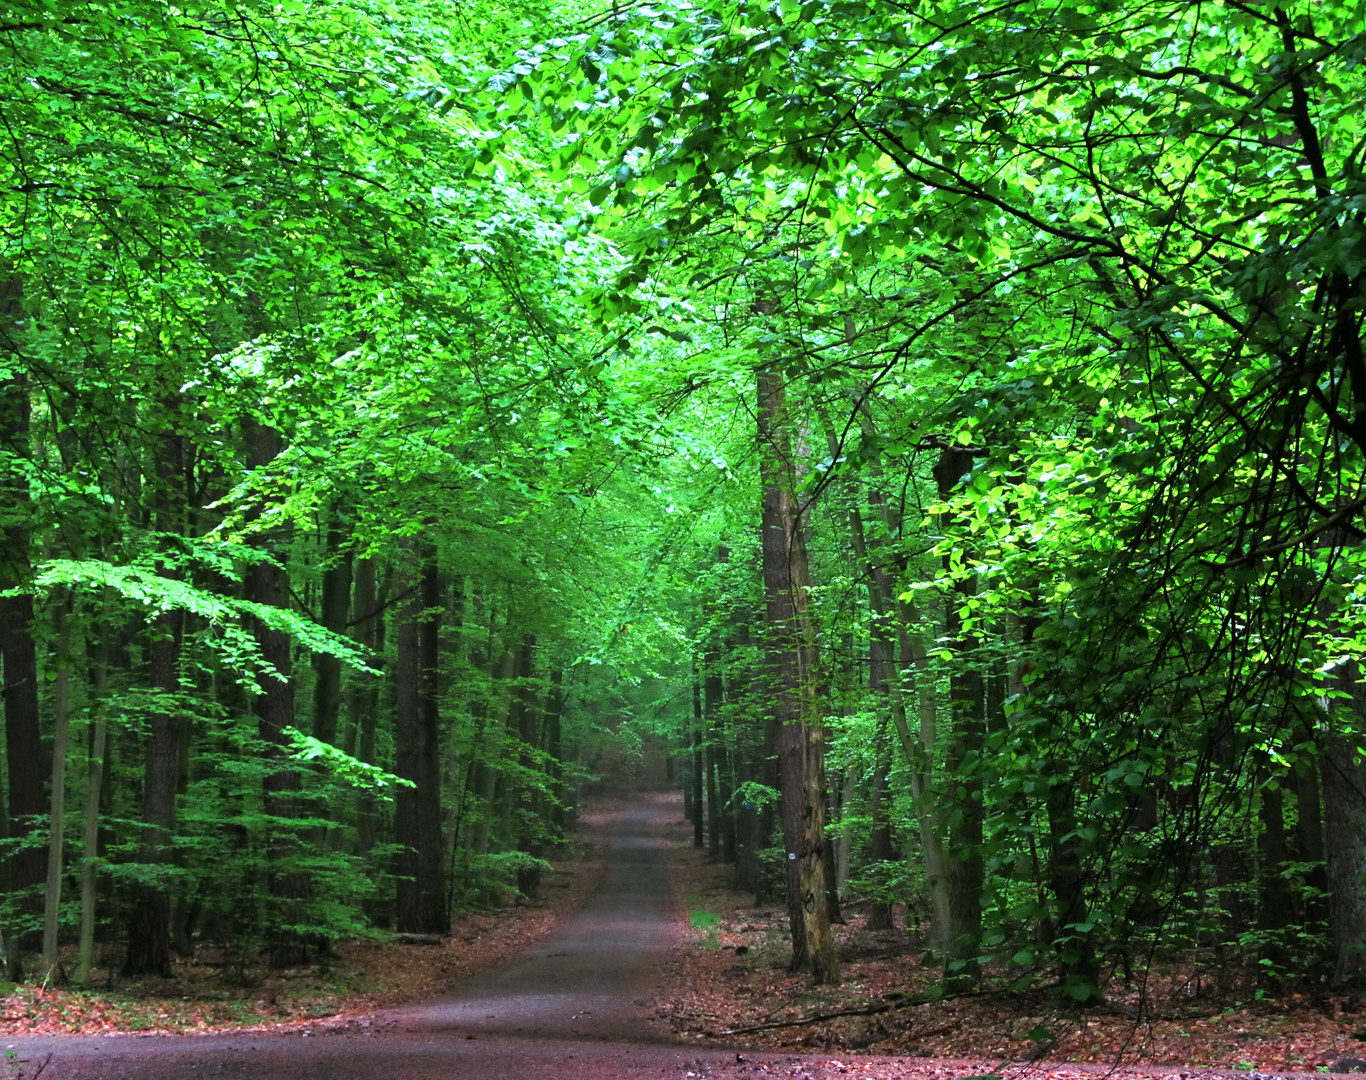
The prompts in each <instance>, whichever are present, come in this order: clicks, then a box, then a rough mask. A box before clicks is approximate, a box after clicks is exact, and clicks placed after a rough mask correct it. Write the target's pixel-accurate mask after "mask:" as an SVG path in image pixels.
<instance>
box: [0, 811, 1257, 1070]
mask: <svg viewBox="0 0 1366 1080" xmlns="http://www.w3.org/2000/svg"><path fill="white" fill-rule="evenodd" d="M677 814H678V808H677V804H676V803H673V802H671V801H662V800H660V799H659V798H658V797H655V798H649V797H646V798H644V799H642V801H641V802H640V803H638V804H636V805H633V806H630V807H628V808H626V809H623V810H621V811H619V812H617V813H615V814H614V815H612V816H611V818H610V819H609V821H608V824H607V829H606V839H607V852H606V867H605V869H604V872H603V879H602V882H601V884H600V886H599V888H598V890H597V892H595V893H594V894H593V896H592V897H591V898H590V899H589V901H588V902H587V903H586V904H585V906H584V907H583V908H582V909H581V910H580V911H579V912H578V913H577V914H576V915H575V916H573V917H572V918H570V919H568V920H567V921H566V922H565V924H564V925H563V926H562V927H561V929H560V930H559V931H558V932H557V933H556V934H555V935H554V936H553V937H551V938H549V939H546V940H544V941H542V942H541V943H540V944H538V945H536V946H535V947H533V948H532V949H530V950H528V951H527V952H526V953H525V954H524V955H523V957H522V958H521V959H520V960H518V961H517V962H516V963H514V964H512V965H511V966H509V967H507V968H504V969H502V970H500V971H498V972H495V973H493V974H490V975H485V976H481V977H479V978H476V979H472V980H470V981H468V982H466V983H464V984H463V985H462V986H461V987H460V988H459V989H458V990H457V991H456V992H453V993H451V994H449V995H446V996H443V997H439V998H435V999H433V1000H430V1001H426V1002H422V1003H420V1004H415V1005H409V1006H405V1007H402V1008H399V1009H393V1010H389V1011H387V1012H383V1013H380V1014H377V1015H376V1016H375V1017H374V1019H373V1020H372V1021H371V1022H369V1023H367V1024H363V1025H358V1026H354V1027H351V1028H343V1029H339V1030H332V1031H324V1032H309V1033H299V1032H293V1033H289V1034H262V1033H259V1032H245V1033H242V1034H237V1035H181V1036H133V1035H118V1036H55V1037H27V1038H26V1037H14V1036H11V1037H8V1038H5V1039H4V1040H3V1041H2V1042H0V1047H3V1048H4V1050H5V1053H6V1057H5V1058H3V1059H0V1080H18V1078H20V1077H22V1078H23V1080H33V1078H35V1077H41V1078H42V1080H197V1078H201V1077H202V1078H219V1077H222V1078H229V1077H244V1078H246V1077H250V1078H252V1080H436V1078H441V1080H450V1078H456V1077H458V1078H460V1080H647V1078H648V1080H653V1078H669V1080H693V1078H698V1080H700V1078H704V1077H710V1078H713V1080H759V1078H760V1077H774V1078H778V1077H782V1078H792V1080H954V1078H962V1077H968V1076H973V1075H974V1074H976V1075H981V1074H984V1073H991V1072H994V1071H996V1070H995V1069H994V1068H993V1065H992V1063H991V1062H988V1061H984V1060H978V1061H942V1060H941V1061H928V1060H923V1059H922V1060H916V1059H907V1058H885V1057H884V1058H851V1057H832V1056H829V1055H821V1056H814V1055H813V1056H808V1055H802V1056H797V1055H793V1054H785V1053H773V1052H750V1051H737V1050H736V1049H734V1048H730V1049H724V1050H723V1049H715V1048H712V1049H702V1048H699V1047H696V1046H689V1045H685V1044H681V1043H667V1042H661V1041H660V1040H659V1036H658V1035H657V1034H654V1033H652V1032H651V1030H650V1029H649V1028H648V1027H647V1025H646V1022H645V1008H644V1007H643V1006H644V1002H645V1000H646V998H647V997H648V996H649V995H650V991H651V988H652V986H653V985H654V984H655V983H656V981H657V980H658V977H659V965H660V964H661V963H662V961H663V959H664V957H665V956H666V954H667V951H668V948H669V945H670V941H671V932H670V919H671V916H672V907H673V904H672V893H671V890H670V884H669V875H668V860H667V855H666V849H665V845H664V841H663V839H662V837H661V831H662V826H663V823H664V822H665V821H666V820H668V819H669V818H670V817H671V816H672V817H676V816H677ZM1173 1071H1174V1070H1163V1069H1154V1070H1127V1069H1126V1070H1124V1071H1123V1074H1122V1075H1123V1076H1125V1077H1128V1078H1133V1077H1138V1076H1164V1075H1165V1076H1170V1075H1171V1074H1172V1072H1173ZM1104 1072H1105V1070H1104V1069H1103V1068H1097V1067H1094V1066H1093V1067H1089V1068H1088V1067H1086V1066H1075V1065H1069V1066H1045V1065H1035V1066H1032V1067H1031V1068H1030V1069H1028V1070H1023V1071H1022V1070H1010V1071H1008V1072H1007V1073H1006V1076H1007V1077H1009V1078H1011V1080H1015V1078H1017V1077H1018V1078H1020V1080H1031V1078H1034V1077H1037V1078H1039V1080H1043V1078H1045V1077H1047V1078H1050V1080H1069V1078H1076V1080H1098V1077H1100V1076H1102V1075H1104ZM1200 1074H1201V1075H1203V1076H1210V1075H1212V1070H1211V1071H1206V1070H1200ZM1188 1075H1189V1073H1188ZM1240 1075H1242V1076H1244V1077H1249V1076H1250V1077H1254V1078H1256V1077H1258V1076H1259V1075H1260V1074H1257V1073H1246V1072H1244V1073H1242V1074H1240Z"/></svg>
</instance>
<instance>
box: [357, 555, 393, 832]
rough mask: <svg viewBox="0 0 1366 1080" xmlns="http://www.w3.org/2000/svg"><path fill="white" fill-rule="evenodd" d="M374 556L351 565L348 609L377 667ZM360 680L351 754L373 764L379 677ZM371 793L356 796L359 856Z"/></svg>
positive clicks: (379, 632)
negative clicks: (354, 742)
mask: <svg viewBox="0 0 1366 1080" xmlns="http://www.w3.org/2000/svg"><path fill="white" fill-rule="evenodd" d="M376 576H377V575H376V566H375V560H374V559H360V560H358V561H357V563H356V566H355V575H354V581H353V582H352V592H353V596H352V600H351V610H352V612H353V615H352V618H353V619H355V620H356V625H355V630H354V632H353V633H354V637H355V639H356V643H357V644H358V645H360V646H361V648H363V649H364V650H365V656H366V662H367V663H368V664H369V666H370V667H372V668H375V669H377V670H378V669H379V668H381V667H382V666H383V662H384V660H383V658H384V611H383V609H384V603H385V600H386V599H387V594H388V587H387V585H386V586H385V587H384V588H382V589H380V588H377V586H376ZM363 678H364V681H363V682H360V683H358V684H353V686H352V689H351V708H350V712H351V719H350V727H351V729H352V730H353V731H354V732H355V740H356V746H355V751H354V752H355V755H356V757H357V758H359V759H360V760H361V761H364V762H365V763H366V764H369V765H373V764H375V729H376V726H377V724H378V718H379V689H380V683H381V679H380V678H379V677H378V676H375V675H367V676H364V677H363ZM376 813H377V811H376V807H375V796H374V795H373V794H372V793H371V792H370V791H369V790H368V789H367V790H365V791H362V792H360V794H359V795H358V797H357V799H356V846H357V848H358V849H359V851H360V853H361V854H362V855H364V854H366V853H367V852H369V851H370V849H371V848H372V847H374V846H375V819H376Z"/></svg>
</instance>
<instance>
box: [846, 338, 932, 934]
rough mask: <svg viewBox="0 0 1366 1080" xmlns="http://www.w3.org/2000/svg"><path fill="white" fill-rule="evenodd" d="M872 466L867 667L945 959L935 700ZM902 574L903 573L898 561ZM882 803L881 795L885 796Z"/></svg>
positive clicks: (895, 531) (856, 526)
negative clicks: (901, 778)
mask: <svg viewBox="0 0 1366 1080" xmlns="http://www.w3.org/2000/svg"><path fill="white" fill-rule="evenodd" d="M845 329H846V333H848V332H851V331H852V320H846V326H845ZM857 419H858V423H859V427H860V429H861V430H862V431H863V433H864V434H865V435H866V436H872V435H875V434H876V431H875V428H874V425H873V421H872V418H871V417H870V416H869V415H868V412H867V409H866V408H862V407H860V409H859V411H858V417H857ZM871 468H872V479H873V483H872V485H871V486H870V489H869V491H868V506H869V510H870V511H871V513H872V516H873V517H874V518H877V519H880V524H881V526H882V528H881V530H880V531H879V532H877V533H875V534H874V539H873V540H872V542H869V541H868V540H867V539H866V538H865V533H864V527H863V515H862V512H861V511H860V510H859V509H857V508H855V509H854V510H853V511H852V512H851V513H850V526H851V534H852V538H853V546H854V551H855V554H856V555H857V556H858V558H859V561H860V562H861V563H862V564H863V565H864V567H865V573H866V576H867V583H868V598H869V607H870V608H871V609H872V612H873V627H872V630H871V632H870V635H869V636H870V638H871V639H875V640H876V641H877V645H876V647H874V645H873V644H872V642H870V645H869V664H870V666H871V668H872V669H873V670H876V669H877V667H878V665H879V664H881V665H882V666H883V669H884V686H885V691H884V692H885V693H886V694H887V703H888V707H889V715H890V716H891V719H892V724H893V727H894V728H895V731H896V736H897V740H898V741H899V742H900V744H901V748H902V752H903V754H904V755H905V758H906V767H907V769H908V772H909V778H910V786H911V795H912V797H913V798H914V800H915V803H914V805H915V811H916V823H917V826H918V831H919V834H920V850H921V855H922V859H923V862H924V870H925V889H926V892H927V893H928V894H929V900H930V935H929V942H928V944H929V948H930V951H932V952H934V953H936V954H937V955H939V956H941V957H944V956H947V955H948V943H949V939H950V934H951V915H950V910H951V904H950V901H949V874H948V862H947V856H946V853H945V848H944V838H945V837H944V834H945V831H946V830H945V827H944V822H945V820H946V819H947V817H948V814H947V813H946V812H945V807H944V805H943V801H942V800H940V799H939V798H938V796H937V794H936V792H935V790H934V783H933V779H934V768H933V764H934V762H935V759H936V756H937V754H938V751H939V746H938V741H939V719H938V712H939V695H938V689H937V687H936V686H935V680H934V677H933V675H932V674H931V672H930V665H929V654H928V652H927V650H926V648H925V644H924V638H923V635H922V633H921V632H920V629H919V624H920V618H919V613H918V611H917V610H916V606H915V602H914V600H910V599H907V600H900V599H898V597H897V591H898V590H897V587H896V581H895V579H894V575H893V572H892V571H893V567H891V566H890V565H889V562H888V559H887V553H886V545H887V543H888V541H889V540H890V538H891V537H894V536H897V535H899V533H900V532H901V529H900V524H901V523H900V521H899V520H896V519H895V518H894V517H893V513H892V509H891V507H890V505H889V504H888V502H887V499H886V497H885V496H884V494H883V492H882V491H881V490H880V482H881V479H882V474H881V470H880V468H879V467H878V466H877V464H876V463H874V464H873V465H872V467H871ZM901 569H903V570H904V562H903V564H902V567H901ZM893 626H895V633H894V632H893ZM898 645H899V647H900V658H899V660H898V657H897V646H898ZM906 679H909V680H911V683H912V685H913V686H914V688H915V690H916V696H917V702H918V709H917V712H918V717H919V724H918V738H917V737H916V736H914V735H913V734H912V732H911V728H910V724H909V723H908V721H907V712H906V703H905V694H904V692H903V682H904V680H906ZM888 768H890V762H889V763H888ZM884 779H885V778H884ZM882 797H883V798H886V797H887V796H886V794H885V793H884V794H883V795H882ZM875 812H876V811H875ZM884 839H885V843H886V848H885V850H886V851H887V852H889V854H888V856H887V857H888V858H891V857H892V856H891V855H890V852H891V851H892V850H893V849H892V847H891V837H890V832H887V834H886V836H885V837H884V838H879V837H878V835H877V833H876V830H875V833H874V843H875V845H878V846H879V848H880V849H881V844H882V843H883V842H884ZM886 920H887V923H888V925H889V927H890V923H891V909H890V907H888V909H887V912H886ZM881 921H882V915H881V914H880V913H878V912H876V911H875V912H874V913H873V915H872V916H871V918H870V922H871V923H874V924H880V923H881Z"/></svg>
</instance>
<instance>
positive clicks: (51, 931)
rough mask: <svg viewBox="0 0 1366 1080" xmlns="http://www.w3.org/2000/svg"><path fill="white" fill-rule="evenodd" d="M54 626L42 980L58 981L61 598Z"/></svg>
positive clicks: (63, 697)
mask: <svg viewBox="0 0 1366 1080" xmlns="http://www.w3.org/2000/svg"><path fill="white" fill-rule="evenodd" d="M53 614H54V622H56V624H57V655H56V656H55V657H54V661H55V663H56V665H57V677H56V680H55V681H54V684H53V693H52V696H53V719H52V798H51V805H52V810H51V816H50V818H49V823H48V831H49V833H50V837H49V843H48V849H47V888H46V890H45V891H44V893H43V963H42V969H41V970H42V979H43V981H44V982H47V983H52V982H57V981H59V976H60V971H59V967H58V960H57V947H58V944H59V942H58V939H57V934H58V928H59V924H58V915H59V914H60V911H61V903H62V841H63V839H64V836H63V831H62V820H63V817H64V815H65V812H66V739H67V728H68V726H69V721H70V719H71V621H70V619H69V617H68V613H67V610H66V603H65V598H63V599H62V600H59V601H58V602H57V604H56V605H55V611H54V613H53Z"/></svg>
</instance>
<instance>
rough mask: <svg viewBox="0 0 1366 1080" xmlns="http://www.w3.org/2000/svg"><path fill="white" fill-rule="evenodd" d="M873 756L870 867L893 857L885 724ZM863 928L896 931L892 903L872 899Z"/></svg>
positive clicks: (889, 755)
mask: <svg viewBox="0 0 1366 1080" xmlns="http://www.w3.org/2000/svg"><path fill="white" fill-rule="evenodd" d="M876 753H877V765H876V766H875V767H874V772H873V790H872V793H871V797H870V798H871V802H872V804H873V831H872V836H871V838H870V843H869V850H868V858H869V859H870V861H872V862H873V864H874V865H877V864H879V863H883V864H885V863H890V862H892V861H894V860H895V859H896V857H897V852H896V845H895V844H894V843H893V840H892V798H891V784H890V783H889V774H890V773H891V764H892V762H891V757H892V755H891V746H890V740H889V739H888V737H887V727H886V725H885V724H881V725H879V730H878V734H877V746H876ZM879 876H881V873H880V874H879ZM908 921H909V920H908ZM865 925H866V929H868V930H895V929H896V922H895V921H894V919H893V918H892V902H891V900H890V899H889V898H887V897H886V896H878V897H875V898H874V900H873V902H872V904H871V905H870V906H869V908H868V921H867V923H866V924H865Z"/></svg>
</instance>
